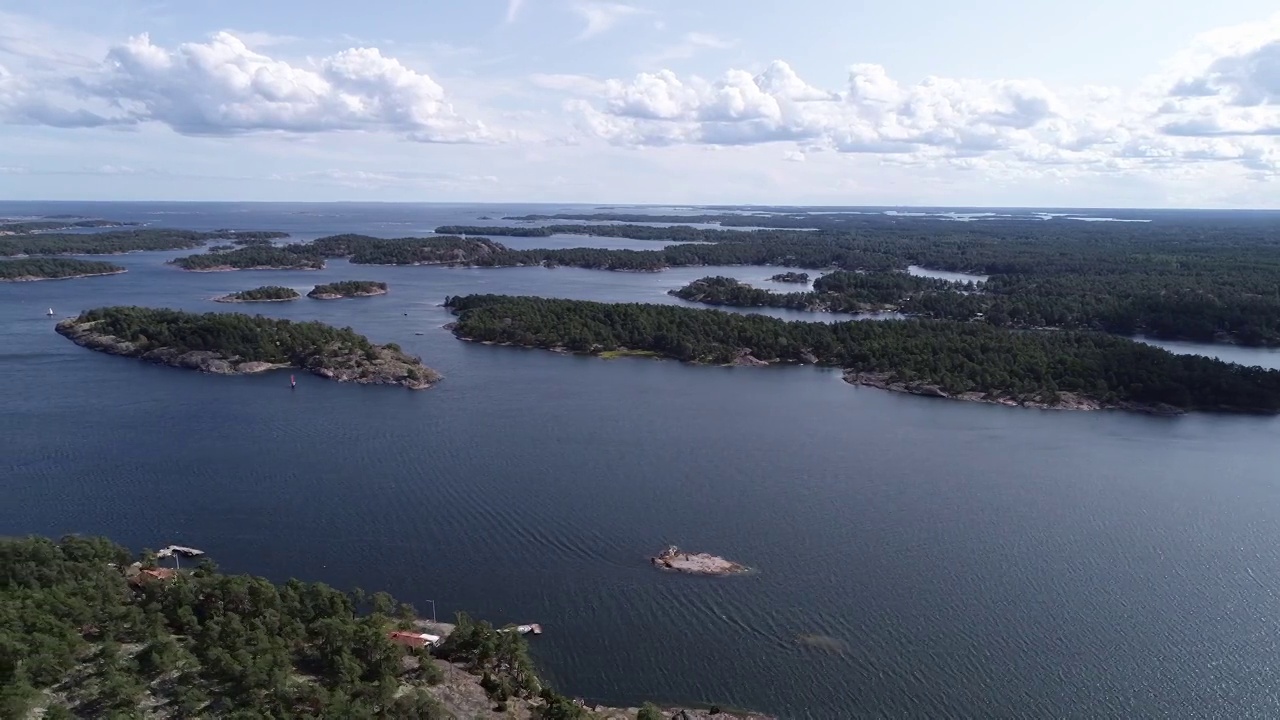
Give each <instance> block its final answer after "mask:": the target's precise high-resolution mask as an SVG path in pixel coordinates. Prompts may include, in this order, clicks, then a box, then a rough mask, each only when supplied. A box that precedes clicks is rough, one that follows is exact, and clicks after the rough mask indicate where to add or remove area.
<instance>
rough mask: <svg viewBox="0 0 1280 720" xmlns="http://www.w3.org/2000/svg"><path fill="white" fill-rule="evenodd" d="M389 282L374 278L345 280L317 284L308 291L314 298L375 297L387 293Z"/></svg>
mask: <svg viewBox="0 0 1280 720" xmlns="http://www.w3.org/2000/svg"><path fill="white" fill-rule="evenodd" d="M386 294H387V284H386V283H384V282H374V281H372V280H344V281H341V282H333V283H326V284H324V285H317V286H315V287H314V288H312V289H311V292H309V293H307V297H309V298H312V299H314V300H341V299H342V298H361V297H374V296H375V295H386Z"/></svg>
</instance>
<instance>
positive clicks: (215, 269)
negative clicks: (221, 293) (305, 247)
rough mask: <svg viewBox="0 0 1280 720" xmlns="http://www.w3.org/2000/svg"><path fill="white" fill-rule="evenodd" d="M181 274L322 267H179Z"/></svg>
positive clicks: (315, 268) (316, 268) (320, 268)
mask: <svg viewBox="0 0 1280 720" xmlns="http://www.w3.org/2000/svg"><path fill="white" fill-rule="evenodd" d="M178 269H179V270H181V271H182V272H191V273H212V272H237V271H240V270H323V269H324V268H323V267H299V266H296V265H254V266H253V267H232V266H230V265H216V266H214V267H207V268H194V269H187V268H184V267H179V268H178Z"/></svg>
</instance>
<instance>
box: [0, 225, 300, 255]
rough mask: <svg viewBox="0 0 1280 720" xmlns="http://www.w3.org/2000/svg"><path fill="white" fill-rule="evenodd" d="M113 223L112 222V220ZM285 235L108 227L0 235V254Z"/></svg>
mask: <svg viewBox="0 0 1280 720" xmlns="http://www.w3.org/2000/svg"><path fill="white" fill-rule="evenodd" d="M112 224H114V223H112ZM246 236H253V237H286V236H287V233H276V232H251V233H245V232H239V233H237V232H235V231H232V230H217V231H214V232H196V231H194V230H165V229H158V228H157V229H152V228H144V229H138V230H111V231H107V232H100V233H40V234H37V235H10V236H0V256H2V255H111V254H115V253H123V252H133V251H136V250H180V249H183V248H193V247H199V246H200V245H203V244H204V243H206V242H208V241H210V240H224V239H227V238H231V237H246Z"/></svg>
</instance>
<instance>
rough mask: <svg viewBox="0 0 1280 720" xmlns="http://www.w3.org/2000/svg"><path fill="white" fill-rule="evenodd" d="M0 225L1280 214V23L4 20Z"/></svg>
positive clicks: (590, 8)
mask: <svg viewBox="0 0 1280 720" xmlns="http://www.w3.org/2000/svg"><path fill="white" fill-rule="evenodd" d="M0 199H7V200H262V201H335V200H353V201H370V200H385V201H397V202H405V201H419V202H557V203H576V202H582V203H655V204H672V203H678V204H708V203H742V204H747V203H752V204H824V205H833V204H838V205H931V206H937V205H950V206H1001V207H1009V206H1035V207H1197V208H1221V207H1227V208H1249V207H1253V208H1280V12H1277V5H1276V4H1275V2H1274V0H1216V1H1215V2H1210V3H1206V2H1202V1H1196V2H1193V1H1191V0H1162V1H1157V0H1124V1H1123V2H1116V1H1115V0H1105V2H1104V1H1103V0H1076V2H1073V3H1048V2H1044V1H1043V0H1041V1H1040V2H1027V1H1026V0H1017V1H1015V0H971V1H970V2H968V3H955V2H944V1H942V0H916V1H915V2H898V3H886V2H876V3H871V2H864V1H863V0H789V1H788V2H786V3H778V2H763V1H762V0H466V1H465V2H463V1H461V0H449V1H447V2H446V1H445V0H366V2H364V3H352V2H350V0H343V2H337V1H335V0H308V1H307V2H301V1H300V0H255V1H254V2H246V1H244V0H112V2H110V3H104V2H102V1H101V0H57V2H51V1H50V0H5V2H4V3H3V4H0Z"/></svg>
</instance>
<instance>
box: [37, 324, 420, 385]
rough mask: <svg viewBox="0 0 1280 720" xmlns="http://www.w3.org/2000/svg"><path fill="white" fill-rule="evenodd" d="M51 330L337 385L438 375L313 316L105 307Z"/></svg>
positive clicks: (134, 351)
mask: <svg viewBox="0 0 1280 720" xmlns="http://www.w3.org/2000/svg"><path fill="white" fill-rule="evenodd" d="M57 331H58V332H59V333H60V334H62V335H64V336H66V337H68V338H69V339H71V340H73V341H75V342H76V343H77V344H79V345H83V346H85V347H89V348H91V349H95V350H101V351H103V352H108V353H111V354H114V355H124V356H127V357H141V358H143V359H146V360H151V361H153V362H159V363H163V364H169V365H176V366H179V367H191V368H193V369H200V370H206V371H210V372H230V371H242V370H241V369H240V367H239V366H240V365H242V364H244V363H270V364H272V365H288V366H291V367H296V368H300V369H303V370H307V371H309V372H311V373H313V374H316V375H320V376H322V377H326V378H330V379H333V380H338V381H340V382H355V383H364V384H380V385H402V386H405V387H409V388H413V389H418V390H420V389H424V388H426V387H428V386H430V384H431V383H434V382H436V381H437V380H439V379H440V376H439V374H438V373H436V372H435V371H434V370H432V369H431V368H428V367H426V366H425V365H423V364H422V361H421V359H419V358H416V357H411V356H409V355H406V354H405V353H404V352H403V351H402V350H401V349H400V347H399V346H398V345H396V344H395V343H388V344H386V345H375V344H373V343H371V342H369V340H368V338H366V337H364V336H363V335H360V334H358V333H356V332H355V331H354V330H352V329H351V328H341V329H339V328H335V327H332V326H330V325H325V324H324V323H320V322H314V321H312V322H294V321H290V320H276V319H273V318H266V317H262V316H261V315H244V314H241V313H188V312H183V311H180V310H168V309H155V308H143V307H107V308H98V309H95V310H87V311H85V312H83V313H81V314H80V316H79V317H78V318H75V319H72V320H65V321H63V322H60V323H58V326H57ZM190 353H194V354H196V355H203V354H212V355H213V358H212V359H214V360H219V361H225V363H231V366H228V367H225V368H223V369H222V370H218V369H215V366H213V365H210V364H209V362H207V360H208V359H206V358H203V357H199V358H190V359H188V358H187V356H188V354H190ZM188 360H190V361H188ZM216 367H221V366H216Z"/></svg>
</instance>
